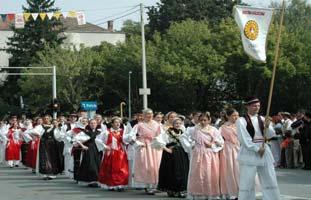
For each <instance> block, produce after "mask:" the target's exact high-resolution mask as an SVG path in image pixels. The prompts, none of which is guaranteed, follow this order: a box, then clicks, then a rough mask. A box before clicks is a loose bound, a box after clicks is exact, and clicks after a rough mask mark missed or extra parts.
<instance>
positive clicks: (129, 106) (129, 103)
mask: <svg viewBox="0 0 311 200" xmlns="http://www.w3.org/2000/svg"><path fill="white" fill-rule="evenodd" d="M131 75H132V71H129V97H128V103H127V104H128V108H129V121H131V119H132V110H131V109H132V108H131Z"/></svg>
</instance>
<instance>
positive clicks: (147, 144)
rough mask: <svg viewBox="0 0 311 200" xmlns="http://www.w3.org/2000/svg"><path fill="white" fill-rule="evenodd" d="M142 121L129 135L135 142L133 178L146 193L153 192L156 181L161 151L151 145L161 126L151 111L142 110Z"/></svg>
mask: <svg viewBox="0 0 311 200" xmlns="http://www.w3.org/2000/svg"><path fill="white" fill-rule="evenodd" d="M143 113H144V121H143V122H140V123H138V124H137V125H135V126H134V128H133V129H132V131H131V133H130V136H131V138H130V139H131V140H132V141H133V142H135V145H136V154H135V162H134V165H135V166H134V180H135V181H136V182H138V183H143V184H144V187H145V190H146V192H147V193H148V194H154V192H155V191H154V189H155V188H156V186H157V183H158V177H159V167H160V162H161V156H162V151H161V150H157V149H154V148H152V147H151V142H152V140H153V138H155V137H156V136H158V135H159V134H160V133H161V130H162V129H161V126H160V124H159V123H157V122H156V121H154V120H153V111H152V110H151V109H146V110H144V111H143Z"/></svg>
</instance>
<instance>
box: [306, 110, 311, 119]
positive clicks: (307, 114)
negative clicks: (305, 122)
mask: <svg viewBox="0 0 311 200" xmlns="http://www.w3.org/2000/svg"><path fill="white" fill-rule="evenodd" d="M305 116H306V117H308V118H310V119H311V112H310V111H309V112H306V113H305Z"/></svg>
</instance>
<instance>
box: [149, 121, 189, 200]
mask: <svg viewBox="0 0 311 200" xmlns="http://www.w3.org/2000/svg"><path fill="white" fill-rule="evenodd" d="M181 128H182V120H181V119H180V118H176V119H174V121H173V127H172V128H169V129H168V130H167V131H166V132H163V133H161V134H160V135H159V136H158V137H157V138H155V139H154V140H153V142H152V145H153V147H154V148H162V149H163V154H162V160H161V165H160V171H159V183H158V189H159V190H161V191H166V192H167V194H168V196H170V197H185V196H186V191H187V182H188V171H189V158H188V154H187V153H186V152H185V150H184V148H183V147H182V145H181V143H180V137H181V135H182V134H183V131H182V129H181Z"/></svg>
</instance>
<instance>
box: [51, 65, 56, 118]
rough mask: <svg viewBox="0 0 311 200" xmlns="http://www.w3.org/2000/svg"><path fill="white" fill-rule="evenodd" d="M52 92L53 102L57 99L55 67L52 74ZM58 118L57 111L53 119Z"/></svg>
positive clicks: (54, 112) (54, 111)
mask: <svg viewBox="0 0 311 200" xmlns="http://www.w3.org/2000/svg"><path fill="white" fill-rule="evenodd" d="M52 91H53V101H54V100H55V99H57V95H56V66H53V72H52ZM56 118H57V111H56V110H53V119H56Z"/></svg>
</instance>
